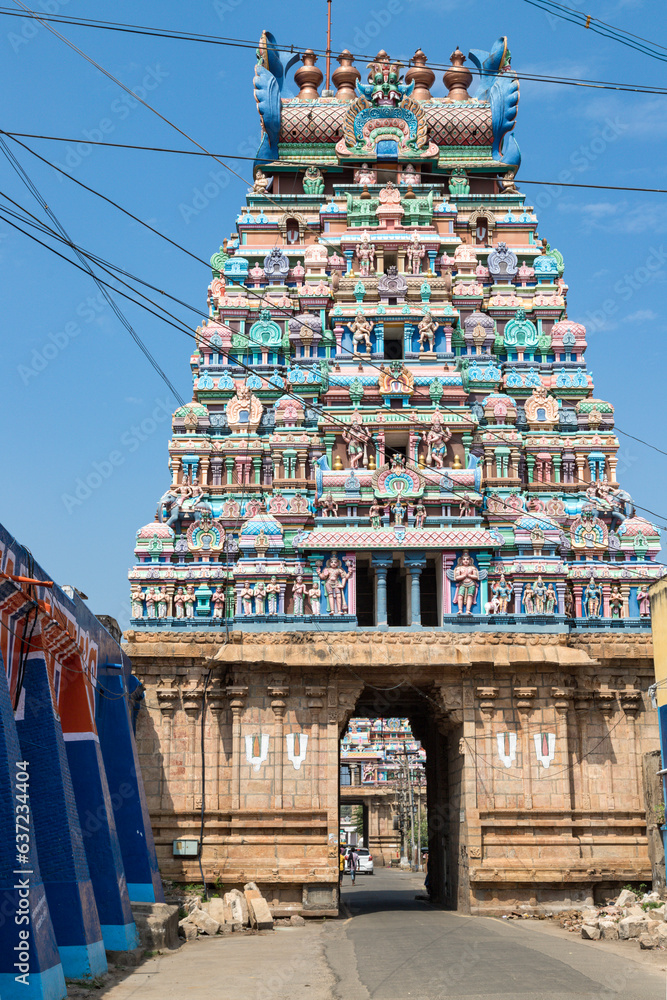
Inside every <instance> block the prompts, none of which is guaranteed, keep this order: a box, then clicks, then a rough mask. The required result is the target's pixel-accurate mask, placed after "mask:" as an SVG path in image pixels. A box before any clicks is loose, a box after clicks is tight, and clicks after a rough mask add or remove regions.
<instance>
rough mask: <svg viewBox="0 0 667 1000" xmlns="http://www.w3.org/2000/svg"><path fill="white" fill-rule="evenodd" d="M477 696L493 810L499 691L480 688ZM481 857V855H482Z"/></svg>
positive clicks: (486, 790)
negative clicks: (494, 720) (495, 724)
mask: <svg viewBox="0 0 667 1000" xmlns="http://www.w3.org/2000/svg"><path fill="white" fill-rule="evenodd" d="M475 694H476V696H477V701H478V704H479V712H480V715H481V716H482V720H483V723H482V725H483V727H484V730H485V733H484V743H483V745H484V748H485V757H486V761H482V762H481V765H482V767H484V771H485V777H484V783H483V788H482V791H483V795H484V799H485V806H484V808H486V809H488V810H492V809H494V808H495V790H494V781H493V776H494V772H495V766H494V764H493V761H494V760H495V759H496V752H495V747H494V745H493V742H494V736H493V732H492V729H493V727H492V725H491V723H492V722H493V717H494V715H495V706H494V701H495V700H496V698H497V697H498V694H499V689H498V688H497V687H478V688H477V689H476V691H475ZM478 846H479V848H480V851H481V848H482V843H481V837H480V838H479V844H478ZM480 857H481V853H480Z"/></svg>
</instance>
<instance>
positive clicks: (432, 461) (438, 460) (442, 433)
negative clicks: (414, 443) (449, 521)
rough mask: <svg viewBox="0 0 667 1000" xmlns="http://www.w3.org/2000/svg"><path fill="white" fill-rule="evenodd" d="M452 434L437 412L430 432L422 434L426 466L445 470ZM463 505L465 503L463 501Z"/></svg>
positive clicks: (462, 515) (465, 515)
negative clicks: (448, 445) (448, 444)
mask: <svg viewBox="0 0 667 1000" xmlns="http://www.w3.org/2000/svg"><path fill="white" fill-rule="evenodd" d="M451 437H452V432H451V431H450V429H449V427H444V426H443V423H442V418H441V417H440V413H439V412H438V411H437V410H436V411H435V413H434V414H433V419H432V421H431V426H430V428H429V430H428V431H426V432H425V433H424V434H422V438H423V440H424V443H425V445H426V464H427V465H435V467H436V468H437V469H442V468H444V465H445V459H446V456H447V443H448V441H450V440H451ZM461 502H462V503H463V501H461ZM469 516H470V515H468V514H461V517H469Z"/></svg>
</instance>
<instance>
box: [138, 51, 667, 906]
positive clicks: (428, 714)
mask: <svg viewBox="0 0 667 1000" xmlns="http://www.w3.org/2000/svg"><path fill="white" fill-rule="evenodd" d="M437 55H438V58H439V59H441V58H442V54H441V53H438V54H437ZM468 62H471V63H472V64H474V65H475V66H476V67H477V69H478V71H479V73H478V76H477V79H476V87H475V88H473V87H472V74H471V72H470V70H469V69H468ZM338 63H339V65H338V67H337V68H336V70H335V72H334V73H333V85H334V88H335V90H325V89H324V90H323V86H322V85H323V73H322V70H321V69H320V67H319V65H318V60H317V57H316V56H315V55H314V53H313V52H312V51H310V50H307V51H305V52H304V53H303V54H302V55H301V56H298V55H290V54H288V53H285V52H283V51H281V49H280V47H279V46H278V44H277V43H276V41H275V39H274V38H273V36H272V35H270V34H269V33H268V32H264V33H263V35H262V38H261V40H260V44H259V48H258V52H257V63H256V66H255V75H254V92H255V98H256V101H257V108H258V112H259V117H260V122H261V145H260V147H259V150H258V154H257V162H256V164H255V169H254V174H253V184H252V187H251V188H250V189H249V190H248V192H247V196H246V200H245V204H244V205H243V206H242V207H241V208H240V211H239V214H238V216H237V219H236V227H235V230H234V232H233V234H232V236H231V237H230V238H228V239H225V240H222V245H221V247H220V249H219V250H218V251H217V252H215V253H214V254H213V256H212V258H211V268H212V278H211V283H210V285H209V288H208V313H209V315H208V319H207V321H206V322H204V323H202V325H201V327H200V328H199V329H198V333H197V345H196V350H195V352H194V353H193V354H192V357H191V358H190V364H191V368H192V379H193V399H192V402H191V403H188V404H186V405H185V406H182V407H180V408H179V409H177V410H176V412H175V413H174V416H173V436H172V439H171V441H170V443H169V469H170V479H171V482H170V483H168V480H167V481H165V483H164V484H163V485H162V487H161V490H162V491H164V489H165V487H166V492H164V495H163V496H162V497H161V499H160V501H159V505H158V513H157V515H156V519H155V521H152V522H150V523H149V524H147V525H146V526H145V527H143V528H141V529H140V530H139V531H138V532H137V541H136V548H135V553H136V564H135V566H134V567H133V568H132V570H131V571H130V583H131V594H132V621H131V628H130V631H129V632H128V633H127V642H128V652H129V653H130V655H131V657H132V662H133V664H134V668H135V671H136V672H137V673H138V674H139V676H140V677H141V678H142V680H143V681H144V683H145V685H146V689H147V697H146V705H147V711H146V712H142V713H141V717H140V720H139V723H138V731H137V739H138V744H139V749H140V753H141V759H142V767H143V771H144V781H145V786H146V791H147V793H148V802H149V806H150V809H151V817H152V823H153V828H154V831H155V840H156V845H157V851H158V857H159V860H160V864H161V869H162V873H163V874H164V875H165V876H167V877H168V878H174V879H180V880H183V881H187V882H192V881H198V880H200V877H201V876H200V874H199V863H200V860H201V864H202V867H203V870H204V873H205V876H206V878H207V880H210V881H215V880H219V884H220V885H222V886H223V887H224V888H230V887H232V886H239V885H242V884H243V883H245V882H248V881H250V880H253V881H256V882H257V883H258V884H259V885H260V887H261V888H262V889H263V891H264V893H265V895H266V897H267V899H268V900H269V902H270V904H271V905H272V908H273V910H274V913H275V914H276V915H280V914H289V913H294V912H302V913H306V914H313V915H316V914H334V913H336V912H337V909H338V863H337V854H338V835H339V813H338V808H339V782H338V777H339V743H340V739H341V736H343V735H344V734H345V732H346V727H347V725H348V722H349V720H350V718H351V717H353V716H362V717H364V718H368V719H381V718H389V717H400V718H407V719H409V721H410V726H411V728H412V731H413V732H414V734H415V737H416V738H417V739H418V740H419V741H420V742H421V744H422V746H423V747H424V750H425V752H426V765H425V766H426V781H427V797H428V813H429V841H430V863H429V870H430V880H431V886H432V891H433V894H434V898H435V899H436V900H438V901H440V902H442V903H445V904H447V905H451V906H458V907H459V908H461V909H463V910H466V911H468V912H473V913H476V912H486V913H493V912H502V911H503V910H504V909H506V908H507V907H508V906H513V905H520V904H524V905H526V906H528V907H547V908H549V907H555V908H558V907H563V906H570V905H574V904H576V903H577V902H583V901H585V900H592V899H593V898H595V897H596V896H599V895H604V894H605V893H606V892H607V891H608V890H611V889H612V888H613V887H615V886H618V885H621V884H625V883H626V882H633V881H648V880H649V879H650V877H651V868H650V864H649V854H648V848H647V836H646V832H647V817H646V813H645V809H644V794H643V787H642V754H643V753H645V752H646V751H648V750H652V749H654V748H655V747H656V746H657V718H656V713H655V711H654V709H653V708H652V707H651V702H650V699H649V697H648V687H649V684H650V683H651V680H652V676H653V670H652V659H651V657H652V650H651V641H650V623H649V618H648V615H649V599H648V593H647V588H648V586H649V584H650V583H651V582H652V581H654V580H656V579H657V578H659V577H660V576H661V575H662V573H663V572H664V567H663V566H662V565H661V564H659V563H657V562H656V557H657V554H658V551H659V548H660V545H659V537H658V534H659V533H658V529H657V528H656V527H655V526H654V525H652V524H650V523H649V522H648V521H646V520H645V519H644V518H643V517H641V516H639V515H638V514H637V513H636V511H635V507H634V505H633V501H632V499H631V497H630V496H629V495H628V493H627V492H626V491H624V490H623V489H622V487H621V485H620V484H619V483H618V482H617V479H616V465H617V450H618V440H617V438H616V436H615V433H614V407H613V406H612V405H611V403H608V402H606V401H605V400H603V399H599V398H598V397H597V396H596V395H595V391H594V387H593V382H592V379H591V375H590V373H589V371H588V367H587V360H586V330H585V328H584V327H583V326H582V325H581V324H580V323H577V322H576V321H575V320H571V319H570V318H569V317H568V313H567V293H568V286H567V284H566V281H565V265H564V259H563V254H561V253H560V252H559V251H558V250H556V249H554V248H552V247H551V246H550V245H549V243H548V242H547V239H546V238H544V237H543V236H542V235H540V233H539V232H538V219H537V216H536V214H535V211H534V209H533V207H532V206H531V205H530V203H529V202H528V201H527V199H526V196H525V195H524V194H523V193H522V192H520V191H519V190H518V188H517V185H516V174H517V171H518V168H519V164H520V159H521V158H520V153H519V147H518V145H517V142H516V140H515V138H514V127H515V123H516V119H517V110H518V101H519V86H518V82H517V79H516V76H515V74H514V72H513V70H512V67H511V64H510V53H509V50H508V47H507V42H506V39H504V38H501V39H499V40H498V41H497V42H496V43H495V44H494V46H493V48H492V49H491V51H488V52H487V51H479V50H473V51H472V52H471V53H470V54H469V56H468V60H466V58H465V57H464V56H463V53H461V52H460V51H459V50H458V49H457V50H456V51H455V52H453V53H452V56H451V67H450V68H449V69H447V71H446V72H445V73H444V84H445V87H446V90H447V96H446V97H433V96H432V94H431V88H432V87H433V85H434V81H435V74H434V73H433V72H432V71H431V70H430V69H429V66H428V62H427V59H426V56H425V55H424V53H423V52H421V51H418V52H417V53H416V54H415V56H414V58H413V60H411V64H410V66H409V67H407V68H405V67H403V68H402V67H401V66H399V65H397V64H395V63H393V62H392V61H391V59H390V58H389V56H387V54H386V53H385V52H384V51H381V52H380V53H378V56H377V57H376V59H375V61H374V62H373V63H371V64H370V65H369V66H368V67H367V68H366V67H361V66H360V67H357V66H355V64H354V60H353V58H352V56H351V55H350V53H349V52H348V51H347V50H346V51H344V52H343V53H341V55H340V56H339V57H338ZM295 64H297V65H296V68H295V69H294V71H293V72H291V70H292V68H293V67H294V66H295ZM221 235H222V234H221ZM564 249H566V248H564ZM159 492H160V490H157V491H156V497H157V496H158V495H159ZM202 734H203V735H202ZM202 740H203V747H204V750H203V757H204V762H205V769H204V771H202V751H201V744H202ZM202 815H203V838H202V840H201V847H200V848H199V841H200V820H201V817H202ZM373 837H374V831H373V829H371V830H370V832H369V838H370V844H369V846H370V847H371V849H372V848H373ZM199 850H200V858H198V857H197V853H198V851H199Z"/></svg>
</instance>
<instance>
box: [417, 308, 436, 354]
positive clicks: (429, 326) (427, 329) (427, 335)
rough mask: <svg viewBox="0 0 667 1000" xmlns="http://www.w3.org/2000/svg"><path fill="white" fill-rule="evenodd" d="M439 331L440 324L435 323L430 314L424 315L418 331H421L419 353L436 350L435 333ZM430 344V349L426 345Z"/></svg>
mask: <svg viewBox="0 0 667 1000" xmlns="http://www.w3.org/2000/svg"><path fill="white" fill-rule="evenodd" d="M437 329H438V324H437V323H436V322H435V320H434V319H433V317H432V316H431V314H430V312H426V313H424V317H423V319H420V321H419V325H418V327H417V330H418V331H419V351H420V353H421V352H422V351H426V350H428V351H429V352H431V353H432V352H433V351H434V350H435V331H436V330H437ZM425 344H428V348H426V347H425V346H424V345H425Z"/></svg>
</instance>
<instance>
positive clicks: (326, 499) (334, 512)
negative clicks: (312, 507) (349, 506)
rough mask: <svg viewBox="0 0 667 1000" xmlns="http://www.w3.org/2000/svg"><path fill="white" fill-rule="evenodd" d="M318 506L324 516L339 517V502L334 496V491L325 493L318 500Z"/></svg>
mask: <svg viewBox="0 0 667 1000" xmlns="http://www.w3.org/2000/svg"><path fill="white" fill-rule="evenodd" d="M317 506H318V507H319V508H320V510H321V511H322V517H338V504H337V503H336V501H335V500H334V498H333V493H331V491H329V493H327V494H325V496H323V497H320V499H319V500H318V501H317Z"/></svg>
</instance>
